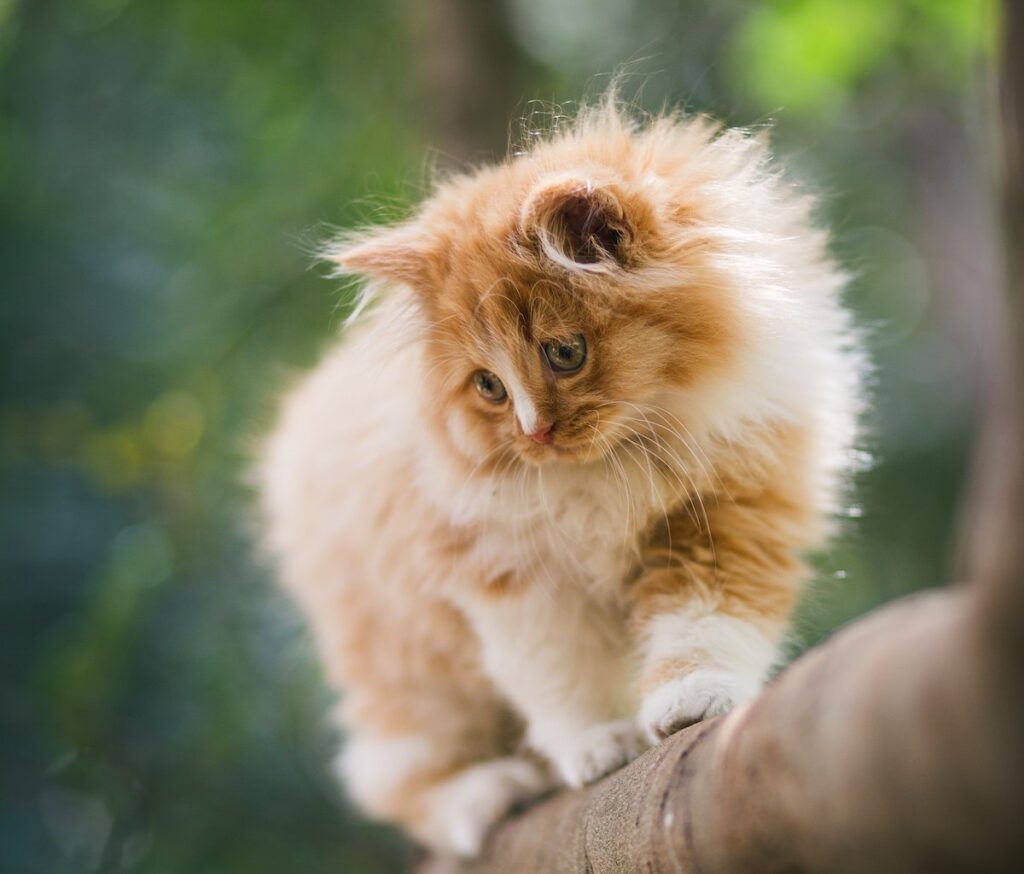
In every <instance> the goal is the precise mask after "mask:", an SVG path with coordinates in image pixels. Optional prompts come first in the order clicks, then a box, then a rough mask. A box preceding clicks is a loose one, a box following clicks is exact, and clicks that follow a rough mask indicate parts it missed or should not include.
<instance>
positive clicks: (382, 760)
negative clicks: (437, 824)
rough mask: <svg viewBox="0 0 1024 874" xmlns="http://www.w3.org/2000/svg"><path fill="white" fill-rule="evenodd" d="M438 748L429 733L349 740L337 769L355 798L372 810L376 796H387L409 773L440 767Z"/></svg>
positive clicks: (360, 737)
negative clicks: (431, 741)
mask: <svg viewBox="0 0 1024 874" xmlns="http://www.w3.org/2000/svg"><path fill="white" fill-rule="evenodd" d="M437 757H438V751H437V749H436V748H435V747H434V745H433V744H431V743H430V742H429V740H428V738H427V736H426V735H412V736H409V737H396V738H378V737H375V736H359V735H356V736H354V737H351V738H349V739H348V741H347V742H346V744H345V748H344V750H343V751H342V753H341V755H340V756H338V759H337V762H336V765H335V767H336V770H337V772H338V775H339V776H340V777H341V778H342V780H343V781H344V783H345V785H346V786H347V787H348V791H349V794H350V795H351V796H352V798H353V799H355V800H356V801H358V802H360V803H361V804H364V805H366V806H367V807H368V808H370V809H371V810H372V809H374V808H375V807H376V806H377V805H376V804H375V799H376V798H380V797H385V796H387V795H388V794H389V793H390V792H392V791H394V789H395V788H396V787H398V786H400V785H401V784H402V783H403V782H404V781H405V780H407V779H408V778H409V775H410V774H414V773H416V772H417V771H425V770H428V769H430V768H434V767H437V764H438V762H437Z"/></svg>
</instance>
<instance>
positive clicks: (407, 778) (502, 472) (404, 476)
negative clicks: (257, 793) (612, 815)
mask: <svg viewBox="0 0 1024 874" xmlns="http://www.w3.org/2000/svg"><path fill="white" fill-rule="evenodd" d="M810 209H811V203H810V201H809V200H808V199H807V198H806V197H804V196H802V195H800V194H798V193H797V192H796V191H795V190H794V188H793V187H792V186H790V185H789V184H787V183H786V182H784V181H783V180H782V179H780V177H779V175H778V174H777V173H776V172H775V171H774V170H773V169H772V167H771V165H770V163H769V155H768V152H767V148H766V143H765V141H764V139H763V138H762V137H760V136H751V135H749V134H747V133H744V132H740V131H735V130H723V129H721V128H720V127H718V126H717V125H715V124H713V123H712V122H710V121H707V120H705V119H702V118H683V117H679V116H663V117H657V118H653V119H648V120H646V121H644V122H643V123H637V122H634V121H632V120H630V119H629V118H628V117H627V116H626V114H625V113H623V112H622V111H621V110H620V109H618V108H617V107H616V106H615V105H614V103H613V101H606V102H605V103H604V104H602V105H601V106H600V107H597V108H594V109H591V110H589V111H586V112H583V113H581V115H580V116H579V117H578V118H577V120H576V121H575V122H574V123H573V124H572V125H570V126H569V127H568V128H566V129H564V130H561V131H557V132H554V133H552V134H551V135H550V136H548V137H547V138H546V139H544V140H543V141H541V142H539V143H538V144H536V145H535V146H533V147H532V148H531V149H530V150H529V151H527V152H526V153H523V154H519V155H517V156H516V157H514V158H511V159H509V160H508V161H506V162H505V163H503V164H501V165H499V166H493V167H487V168H484V169H481V170H478V171H476V172H473V173H471V174H468V175H464V176H460V177H457V178H454V179H451V180H448V181H445V182H443V183H440V184H438V185H437V186H436V190H435V191H434V192H433V194H432V196H431V197H430V198H429V199H428V200H426V201H425V202H424V203H423V204H422V205H421V206H420V207H419V209H418V210H417V212H416V213H415V214H414V215H413V217H412V218H411V219H409V220H408V221H407V222H405V223H404V224H401V225H399V226H396V227H390V228H385V229H379V230H371V231H368V232H364V233H361V234H358V235H354V236H350V237H348V238H346V239H344V240H342V241H340V242H339V243H337V244H336V245H335V246H333V247H332V248H331V250H330V252H329V257H330V259H331V260H332V261H333V262H334V263H335V264H336V265H337V266H338V268H339V270H340V271H341V272H344V273H352V274H358V275H362V276H366V277H368V278H369V285H368V286H367V299H369V298H371V297H372V298H379V301H378V304H377V305H376V306H374V307H372V308H371V309H370V310H368V313H369V315H368V316H367V317H366V318H365V319H362V320H361V321H360V323H359V324H358V325H357V326H356V327H354V328H352V329H351V330H350V331H349V336H348V337H347V338H346V340H345V342H344V343H342V344H340V345H338V346H337V347H336V348H335V349H333V351H331V352H330V353H329V354H328V355H327V356H326V358H325V359H324V360H323V362H322V363H321V364H320V366H319V367H318V368H317V369H316V370H315V371H314V372H313V373H312V374H311V375H309V376H308V377H307V378H306V379H304V380H303V381H302V382H301V383H300V384H299V385H298V386H297V387H296V388H294V390H292V391H291V392H290V393H289V394H288V396H287V397H286V398H285V400H284V403H283V407H282V412H281V416H280V420H279V422H278V424H277V426H276V428H275V429H274V431H273V433H272V435H271V437H270V439H269V441H268V443H267V446H266V452H265V456H264V463H263V465H262V494H263V505H264V509H265V516H266V520H267V528H266V530H267V539H268V543H269V546H270V549H271V551H272V553H273V554H274V556H275V557H276V559H277V561H278V564H279V568H280V576H281V579H282V581H283V584H284V585H285V586H286V587H287V589H288V590H289V591H290V592H291V593H292V594H293V595H294V597H295V598H296V599H297V601H298V603H299V604H300V605H301V607H302V608H303V609H304V611H305V613H306V614H307V616H308V618H309V622H310V625H311V627H312V630H313V633H314V634H315V637H316V641H317V644H318V647H319V651H320V654H321V657H322V660H323V664H324V666H325V668H326V671H327V675H328V677H329V680H330V682H331V683H332V684H334V685H335V686H336V687H337V688H338V689H339V690H341V691H343V693H344V694H343V698H342V705H341V707H340V708H339V711H338V718H339V720H340V722H341V723H342V724H343V725H344V727H345V728H346V729H347V732H348V734H349V738H350V739H349V741H348V744H347V747H346V751H345V752H344V754H343V756H342V759H341V764H340V769H341V771H342V773H343V774H344V775H345V777H346V779H347V783H348V787H349V790H350V792H351V794H352V795H353V797H354V798H355V799H356V800H357V801H358V802H359V803H361V804H362V806H363V807H364V808H365V809H366V810H367V811H368V812H369V813H370V814H372V815H374V816H376V817H380V818H383V819H387V820H391V821H394V822H397V823H400V824H401V825H403V826H404V827H405V828H406V829H407V830H408V831H410V832H411V833H412V834H413V835H415V836H416V837H417V838H419V839H420V840H422V841H424V842H426V843H428V844H430V845H432V846H433V847H435V848H440V849H443V850H450V851H454V852H457V853H462V854H472V853H474V852H476V851H477V850H478V849H479V847H480V845H481V842H482V841H483V839H484V837H485V835H486V833H487V830H488V829H489V828H490V826H491V825H492V824H493V823H494V821H495V820H496V819H497V818H499V817H500V816H502V815H503V814H504V813H505V812H506V811H507V810H508V809H509V807H511V806H512V805H514V804H516V803H518V802H520V801H522V800H524V799H527V798H529V797H531V796H533V795H535V794H537V793H539V792H542V791H544V790H545V789H546V788H548V787H550V786H552V785H554V784H556V783H560V782H561V783H567V784H569V785H574V786H576V785H581V784H583V783H586V782H588V781H591V780H594V779H596V778H598V777H600V776H601V775H602V774H605V773H607V772H608V771H610V770H612V769H614V768H616V767H618V766H620V765H622V764H624V763H625V762H627V761H629V760H630V759H631V758H633V757H634V756H636V755H637V754H638V753H639V752H640V751H641V750H642V748H643V747H644V746H645V745H646V744H648V743H657V742H658V741H659V740H660V739H662V738H664V737H665V736H667V735H668V734H670V733H671V732H673V731H675V730H677V729H679V728H680V727H682V726H684V725H687V724H689V723H692V722H694V721H697V720H700V719H702V718H703V717H705V716H708V715H712V714H717V713H722V712H725V711H727V710H728V709H730V708H731V707H733V706H734V705H735V704H737V703H738V702H740V701H742V700H744V699H746V698H748V697H750V696H751V695H753V694H754V693H755V692H756V691H757V689H758V687H759V685H760V684H761V682H762V681H763V679H764V677H765V674H766V672H767V671H768V670H769V668H770V666H771V664H772V661H773V659H774V658H775V654H776V651H777V647H778V645H779V642H780V640H781V638H782V635H783V633H784V630H785V627H786V623H787V620H788V617H789V614H790V611H791V608H792V606H793V603H794V599H795V597H796V595H797V591H798V588H799V587H800V585H801V584H802V582H803V581H804V580H805V578H806V576H807V574H806V570H805V567H804V565H803V564H802V563H801V558H800V556H801V554H802V553H803V552H804V551H805V550H807V549H808V548H811V547H814V546H816V545H819V544H821V542H822V541H823V539H824V538H825V537H826V536H827V535H828V533H829V531H830V526H831V521H830V520H831V518H832V514H833V513H834V511H835V510H836V509H837V502H838V501H839V495H840V488H841V485H842V482H843V476H844V474H845V473H846V472H847V470H848V468H849V466H850V461H851V458H852V457H853V453H852V447H853V441H854V436H855V424H856V419H857V413H858V407H859V397H860V395H859V380H860V374H861V370H862V368H861V358H860V354H859V352H858V350H857V344H856V342H855V335H854V333H853V331H852V329H851V326H850V322H849V318H848V316H847V313H846V312H845V311H844V310H843V308H842V307H841V305H840V302H839V295H840V291H841V288H842V286H843V281H844V278H843V276H842V274H841V273H840V272H839V271H837V269H836V268H835V266H834V265H833V263H832V262H831V261H830V259H829V257H828V255H827V253H826V235H825V234H824V233H823V232H822V231H820V230H818V229H816V228H815V227H814V225H813V224H812V222H811V219H810ZM577 335H582V336H583V337H584V338H585V341H586V345H587V358H586V360H585V362H584V364H583V366H582V367H581V368H580V369H579V371H578V372H576V373H573V374H569V375H558V374H557V373H556V372H555V371H554V370H553V369H552V367H551V365H550V364H549V363H547V362H546V361H545V358H544V356H543V353H542V344H543V343H544V342H545V341H548V340H565V339H566V338H571V337H574V336H577ZM480 371H487V372H490V373H492V374H495V375H497V377H498V378H500V380H501V382H502V383H503V384H504V386H505V389H506V391H507V398H506V399H505V400H503V401H500V402H497V403H496V402H494V401H491V400H488V399H486V398H485V397H483V396H481V393H480V391H478V389H477V386H476V384H475V381H474V380H475V374H476V373H478V372H480ZM530 434H534V439H531V438H530V436H529V435H530Z"/></svg>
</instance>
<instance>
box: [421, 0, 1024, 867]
mask: <svg viewBox="0 0 1024 874" xmlns="http://www.w3.org/2000/svg"><path fill="white" fill-rule="evenodd" d="M1003 30H1004V47H1003V55H1002V57H1003V60H1002V67H1001V77H1000V79H1001V83H1000V84H1001V91H1000V106H1001V111H1002V120H1003V138H1002V141H1003V149H1002V152H1003V155H1002V157H1003V179H1004V194H1005V202H1004V217H1005V228H1006V251H1007V259H1006V265H1005V267H1006V276H1007V292H1008V294H1007V295H1006V300H1005V305H1006V312H1005V315H1004V318H1003V320H1002V322H1003V331H1002V333H1003V336H1004V338H1005V343H1004V351H1005V355H1004V365H1003V367H1002V368H1001V369H1000V377H1001V379H1000V382H999V384H998V386H997V388H996V390H995V392H994V396H993V397H992V399H991V402H990V403H989V407H990V410H989V417H988V421H987V423H986V425H985V429H984V433H983V436H982V440H981V442H980V451H979V454H978V463H977V465H976V471H977V483H978V485H977V488H976V489H975V490H974V498H975V501H974V505H973V507H972V509H971V516H972V518H973V519H974V520H975V522H974V525H973V532H972V536H971V544H970V549H969V556H970V561H969V564H968V576H969V577H970V579H971V584H970V585H967V586H962V587H956V588H954V589H950V590H947V591H943V592H935V593H930V594H927V595H920V596H916V597H912V598H909V599H906V600H904V601H901V602H898V603H896V604H893V605H890V606H887V607H885V608H882V609H881V610H878V611H876V612H875V613H874V614H871V615H869V616H867V617H865V618H863V619H861V620H859V621H858V622H856V623H854V624H852V625H851V626H849V627H848V628H847V629H846V630H845V631H843V632H841V633H839V634H837V635H836V636H834V637H833V638H832V639H831V640H829V641H828V642H826V643H825V644H823V645H822V646H820V647H818V648H816V649H815V650H813V651H811V652H809V653H807V654H806V655H805V656H804V657H803V658H801V659H799V660H798V661H797V662H795V663H794V664H793V665H791V666H790V667H789V668H788V669H787V670H786V671H785V672H784V673H783V674H782V675H781V676H780V677H779V678H778V679H777V680H776V681H775V682H774V683H773V684H772V686H771V687H770V688H768V689H767V690H766V691H765V692H764V693H762V695H761V696H760V697H759V698H757V699H756V700H755V701H754V702H752V703H751V704H750V705H748V706H746V707H744V708H741V709H740V710H737V711H735V712H733V713H731V714H729V715H728V716H726V717H722V718H719V719H716V720H710V721H707V722H704V723H702V724H700V725H696V726H694V727H692V728H689V729H687V730H685V731H683V732H680V733H679V734H677V735H675V736H674V737H672V738H670V739H669V740H668V741H666V742H665V743H663V744H662V745H661V746H659V747H658V748H657V749H654V750H652V751H650V752H648V753H647V754H646V755H644V756H643V757H641V758H640V759H638V760H637V761H636V762H634V763H633V764H631V765H630V766H628V767H626V768H624V769H622V770H621V771H619V772H618V773H615V774H612V775H611V776H609V777H607V778H605V779H604V780H603V781H601V782H600V783H598V784H596V785H594V786H591V787H589V788H587V789H585V790H582V791H576V792H570V791H564V792H561V793H559V794H557V795H555V796H553V797H551V798H549V799H547V800H546V801H543V802H541V803H539V804H537V805H535V806H534V807H532V808H530V809H529V810H527V811H525V812H523V813H521V814H519V815H517V816H515V817H512V818H511V819H510V820H508V821H507V822H506V823H504V824H503V825H502V826H501V827H500V828H499V830H498V832H497V834H495V835H494V837H493V838H492V840H491V842H490V844H489V846H488V848H487V851H486V853H485V855H484V856H483V857H482V858H481V859H479V860H476V861H474V862H472V863H464V864H459V863H456V862H451V861H448V860H440V859H435V860H432V861H430V862H428V863H427V864H426V865H424V866H423V868H422V871H423V874H546V872H552V874H563V872H564V874H569V872H572V874H631V872H638V874H639V872H645V874H661V872H692V874H733V872H735V874H740V872H743V874H797V872H807V874H812V872H820V874H842V872H871V874H888V872H894V874H895V872H899V874H908V872H922V874H925V872H927V874H945V872H972V874H981V872H1004V871H1005V872H1013V871H1024V536H1022V535H1024V427H1022V415H1021V410H1022V409H1024V403H1022V401H1024V397H1022V395H1024V364H1022V361H1024V352H1022V349H1021V345H1020V342H1019V341H1020V337H1019V334H1020V332H1021V329H1022V320H1024V289H1022V286H1024V88H1022V79H1024V61H1022V55H1021V50H1022V48H1024V40H1022V37H1024V4H1020V3H1017V2H1013V0H1008V2H1006V3H1004V6H1003Z"/></svg>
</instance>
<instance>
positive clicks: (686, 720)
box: [639, 603, 777, 744]
mask: <svg viewBox="0 0 1024 874" xmlns="http://www.w3.org/2000/svg"><path fill="white" fill-rule="evenodd" d="M645 649H646V658H645V662H644V668H643V670H642V672H641V691H642V694H643V703H642V705H641V707H640V714H639V725H640V728H641V729H642V730H643V732H644V734H645V735H646V737H647V739H648V740H649V741H650V742H651V743H655V744H656V743H658V742H660V741H662V740H664V739H665V738H666V737H668V736H669V735H670V734H673V733H675V732H676V731H679V730H680V729H681V728H685V727H686V726H688V725H692V724H693V723H695V722H700V721H701V720H702V719H706V718H708V717H711V716H719V715H721V714H723V713H727V712H728V711H730V710H732V709H733V707H735V706H736V705H737V704H741V703H742V702H744V701H746V700H748V699H750V698H753V697H754V695H756V694H757V692H758V691H759V690H760V688H761V685H762V684H763V682H764V680H765V678H766V677H767V674H768V672H769V670H770V669H771V666H772V663H773V661H774V660H775V658H776V650H777V648H776V645H775V643H774V642H773V636H772V635H771V632H770V631H769V630H768V629H766V628H764V627H759V626H758V625H755V624H754V623H752V622H748V621H745V620H743V619H740V618H737V617H735V616H729V615H728V614H724V613H720V612H715V611H713V610H709V609H708V608H707V606H706V605H703V604H699V603H698V604H693V605H691V606H689V607H680V608H679V609H678V610H676V611H672V612H668V613H665V614H663V615H661V616H658V617H657V618H656V619H654V620H653V621H652V622H651V623H650V627H649V628H648V629H647V632H646V641H645Z"/></svg>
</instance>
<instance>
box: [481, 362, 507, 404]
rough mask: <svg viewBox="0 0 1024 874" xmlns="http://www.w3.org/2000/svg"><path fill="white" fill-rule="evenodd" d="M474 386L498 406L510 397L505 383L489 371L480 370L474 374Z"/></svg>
mask: <svg viewBox="0 0 1024 874" xmlns="http://www.w3.org/2000/svg"><path fill="white" fill-rule="evenodd" d="M473 384H474V385H475V386H476V390H477V391H478V392H480V394H481V395H483V396H484V397H485V398H487V400H489V401H493V402H494V403H496V404H498V403H501V402H502V401H503V400H505V398H507V397H508V392H507V391H505V385H504V383H502V381H501V380H500V379H498V377H496V376H495V375H494V374H493V373H491V371H489V370H478V371H477V372H476V373H475V374H473Z"/></svg>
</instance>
